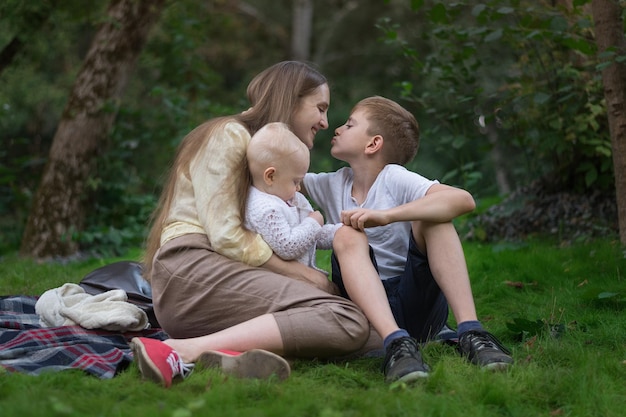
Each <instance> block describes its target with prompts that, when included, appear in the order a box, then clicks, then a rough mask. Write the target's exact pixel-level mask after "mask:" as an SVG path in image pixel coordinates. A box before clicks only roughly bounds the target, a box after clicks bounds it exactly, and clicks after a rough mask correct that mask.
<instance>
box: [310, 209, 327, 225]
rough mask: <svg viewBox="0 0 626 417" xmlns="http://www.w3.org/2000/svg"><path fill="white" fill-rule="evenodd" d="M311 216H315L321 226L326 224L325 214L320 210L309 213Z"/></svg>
mask: <svg viewBox="0 0 626 417" xmlns="http://www.w3.org/2000/svg"><path fill="white" fill-rule="evenodd" d="M309 217H311V218H313V219H314V220H315V221H316V222H318V223H319V224H320V226H324V216H322V213H320V212H319V211H317V210H316V211H314V212H312V213H311V214H309Z"/></svg>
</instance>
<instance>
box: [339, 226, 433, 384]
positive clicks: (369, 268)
mask: <svg viewBox="0 0 626 417" xmlns="http://www.w3.org/2000/svg"><path fill="white" fill-rule="evenodd" d="M333 249H334V255H335V256H336V260H337V263H338V265H337V267H338V268H334V270H333V275H334V274H335V273H337V274H339V273H340V276H341V278H338V280H339V281H340V282H339V283H340V284H341V285H339V287H340V288H341V289H342V290H343V291H345V292H346V293H347V295H348V296H349V297H350V299H351V300H353V301H354V302H355V303H356V304H357V305H358V306H359V307H361V309H362V310H363V312H364V313H365V316H366V317H367V318H368V319H369V321H370V322H371V323H372V326H373V327H374V328H375V329H376V331H377V332H378V333H379V334H380V335H381V336H382V337H383V339H384V347H385V352H386V354H385V360H384V365H383V372H384V375H385V380H386V381H387V382H393V381H403V382H411V381H415V380H417V379H420V378H423V377H426V376H428V372H429V368H428V366H427V365H426V364H425V363H424V361H423V360H422V355H421V353H420V352H419V350H418V349H419V348H418V345H417V343H416V341H415V340H414V339H413V338H411V337H410V335H409V333H408V332H407V331H406V330H404V329H400V327H398V324H397V323H396V320H395V318H394V315H393V313H392V311H391V307H390V305H389V300H388V299H387V294H386V292H385V288H384V287H383V284H382V282H381V280H380V277H379V275H378V272H377V270H376V268H375V267H374V261H373V260H372V259H371V253H370V247H369V244H368V241H367V236H366V235H365V233H363V232H360V231H357V230H355V229H353V228H350V227H346V226H344V227H342V228H341V229H339V230H338V231H337V233H336V234H335V238H334V240H333ZM372 258H373V257H372ZM334 278H335V277H334Z"/></svg>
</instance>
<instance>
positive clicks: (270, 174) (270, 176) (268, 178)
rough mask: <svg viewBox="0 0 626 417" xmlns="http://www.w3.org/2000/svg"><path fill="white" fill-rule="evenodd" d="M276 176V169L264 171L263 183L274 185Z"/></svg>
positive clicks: (270, 168) (269, 168)
mask: <svg viewBox="0 0 626 417" xmlns="http://www.w3.org/2000/svg"><path fill="white" fill-rule="evenodd" d="M275 174H276V168H274V167H268V168H266V169H265V171H263V182H265V184H267V185H272V184H273V183H274V175H275Z"/></svg>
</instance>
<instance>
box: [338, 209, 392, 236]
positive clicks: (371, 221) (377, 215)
mask: <svg viewBox="0 0 626 417" xmlns="http://www.w3.org/2000/svg"><path fill="white" fill-rule="evenodd" d="M385 213H386V212H385V211H384V210H371V209H364V208H358V209H354V210H343V211H342V212H341V222H342V223H343V224H345V225H346V226H352V227H353V228H355V229H358V230H361V231H363V230H364V229H365V228H367V227H376V226H385V225H388V224H389V223H390V222H391V221H390V220H389V218H388V216H387V215H386V214H385Z"/></svg>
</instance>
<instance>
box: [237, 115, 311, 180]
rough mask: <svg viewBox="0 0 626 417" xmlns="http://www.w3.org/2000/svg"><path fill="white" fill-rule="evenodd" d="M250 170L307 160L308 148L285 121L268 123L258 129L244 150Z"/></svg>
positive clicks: (255, 170) (259, 170) (254, 170)
mask: <svg viewBox="0 0 626 417" xmlns="http://www.w3.org/2000/svg"><path fill="white" fill-rule="evenodd" d="M246 156H247V159H248V166H249V168H250V172H252V173H255V172H262V171H264V170H265V169H266V168H267V167H269V166H277V165H281V164H285V163H299V162H300V161H304V160H305V158H306V161H308V160H309V157H310V154H309V148H307V146H306V145H305V144H304V143H303V142H302V141H301V140H300V138H298V137H297V136H296V135H295V134H294V133H293V132H292V131H291V130H290V129H289V126H287V125H286V124H285V123H281V122H273V123H268V124H266V125H265V126H263V127H262V128H261V129H259V130H258V131H257V132H256V133H255V134H254V135H252V138H251V139H250V143H249V144H248V149H247V150H246Z"/></svg>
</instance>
